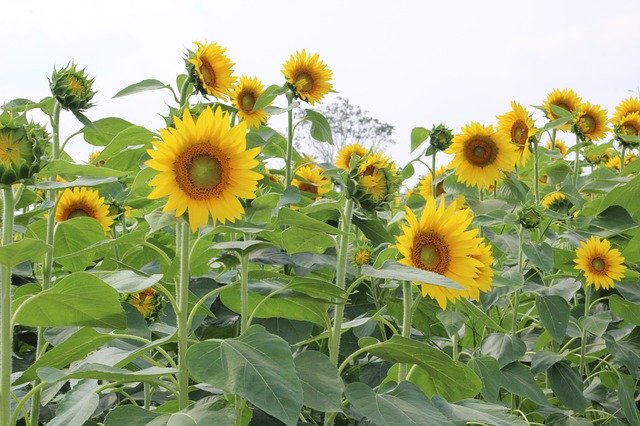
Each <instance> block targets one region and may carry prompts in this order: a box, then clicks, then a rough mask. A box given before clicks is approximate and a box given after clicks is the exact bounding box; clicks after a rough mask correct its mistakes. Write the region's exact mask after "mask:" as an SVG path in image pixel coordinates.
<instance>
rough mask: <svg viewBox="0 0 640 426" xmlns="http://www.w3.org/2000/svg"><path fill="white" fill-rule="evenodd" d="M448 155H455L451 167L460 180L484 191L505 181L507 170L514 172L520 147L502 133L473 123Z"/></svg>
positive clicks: (467, 126)
mask: <svg viewBox="0 0 640 426" xmlns="http://www.w3.org/2000/svg"><path fill="white" fill-rule="evenodd" d="M446 152H447V153H448V154H454V155H455V157H454V158H453V160H451V163H449V168H452V169H455V170H456V174H457V175H458V181H460V182H462V183H464V184H467V185H468V186H477V187H479V188H484V189H487V188H489V186H490V185H493V184H494V182H499V181H501V180H502V172H503V171H504V172H509V171H512V170H513V169H514V168H515V165H516V160H517V158H518V151H517V148H516V147H515V145H513V144H511V143H509V139H508V138H507V137H506V136H505V135H504V134H503V133H502V132H494V131H493V126H483V125H482V124H480V123H476V122H473V121H472V122H471V123H470V124H467V125H466V126H464V127H463V128H462V134H459V135H456V136H455V137H454V138H453V143H452V145H451V146H450V147H449V149H448V150H447V151H446Z"/></svg>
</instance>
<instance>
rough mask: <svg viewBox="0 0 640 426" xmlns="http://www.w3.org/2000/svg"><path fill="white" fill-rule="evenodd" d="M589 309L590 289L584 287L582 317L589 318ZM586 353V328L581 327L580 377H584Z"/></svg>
mask: <svg viewBox="0 0 640 426" xmlns="http://www.w3.org/2000/svg"><path fill="white" fill-rule="evenodd" d="M590 308H591V288H590V287H589V286H586V285H585V286H584V316H585V318H588V317H589V311H590ZM586 353H587V328H586V327H582V334H581V336H580V376H584V373H585V369H586V366H587V363H586V360H585V356H586Z"/></svg>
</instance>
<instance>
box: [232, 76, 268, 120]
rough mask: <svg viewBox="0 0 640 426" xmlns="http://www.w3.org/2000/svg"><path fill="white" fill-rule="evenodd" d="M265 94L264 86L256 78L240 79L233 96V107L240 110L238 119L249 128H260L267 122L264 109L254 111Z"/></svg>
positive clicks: (243, 77) (244, 77)
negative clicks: (244, 122) (259, 99)
mask: <svg viewBox="0 0 640 426" xmlns="http://www.w3.org/2000/svg"><path fill="white" fill-rule="evenodd" d="M262 92H264V85H263V84H262V83H260V80H258V79H257V78H256V77H247V76H245V75H243V76H242V77H240V82H239V83H238V85H237V86H236V87H235V89H234V91H233V94H232V95H231V102H232V103H233V106H234V107H236V108H238V117H240V119H241V120H244V121H246V122H247V126H248V127H251V128H258V127H260V125H262V124H264V123H265V122H266V121H267V116H268V115H267V113H266V112H265V110H264V109H259V110H256V111H253V107H254V106H255V104H256V101H257V100H258V98H259V97H260V95H261V94H262Z"/></svg>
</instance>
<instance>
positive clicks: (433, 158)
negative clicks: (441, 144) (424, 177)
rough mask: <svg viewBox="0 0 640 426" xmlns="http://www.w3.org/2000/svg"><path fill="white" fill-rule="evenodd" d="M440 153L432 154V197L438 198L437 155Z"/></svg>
mask: <svg viewBox="0 0 640 426" xmlns="http://www.w3.org/2000/svg"><path fill="white" fill-rule="evenodd" d="M437 153H438V151H435V152H434V153H433V154H431V195H433V196H434V197H436V190H437V187H438V185H436V154H437Z"/></svg>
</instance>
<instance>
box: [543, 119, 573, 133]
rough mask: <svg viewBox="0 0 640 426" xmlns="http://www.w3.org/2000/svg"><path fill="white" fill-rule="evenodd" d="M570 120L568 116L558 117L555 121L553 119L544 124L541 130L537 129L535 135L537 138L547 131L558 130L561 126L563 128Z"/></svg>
mask: <svg viewBox="0 0 640 426" xmlns="http://www.w3.org/2000/svg"><path fill="white" fill-rule="evenodd" d="M571 119H572V117H571V116H570V115H569V116H565V117H560V118H557V119H555V120H553V121H550V122H548V123H547V124H545V125H544V126H542V127H541V128H539V129H538V132H537V133H536V135H537V136H538V137H540V136H541V135H542V134H543V133H544V132H546V131H547V130H551V129H558V128H560V127H561V126H563V125H564V124H566V123H568V122H569V121H571Z"/></svg>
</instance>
